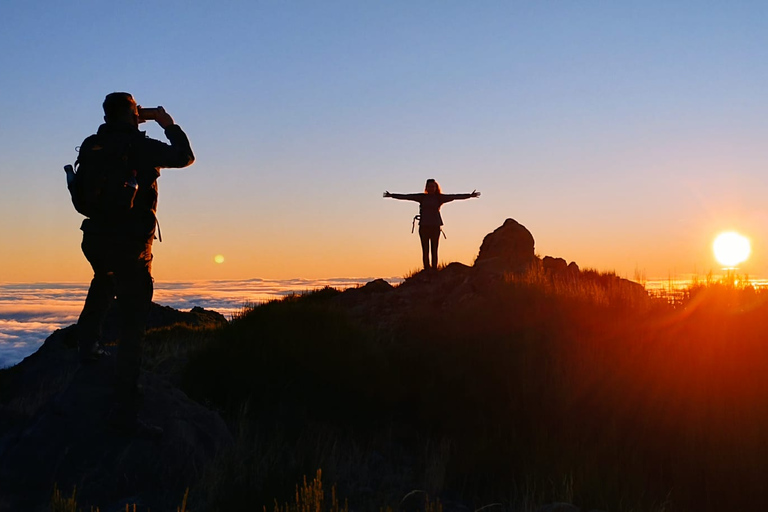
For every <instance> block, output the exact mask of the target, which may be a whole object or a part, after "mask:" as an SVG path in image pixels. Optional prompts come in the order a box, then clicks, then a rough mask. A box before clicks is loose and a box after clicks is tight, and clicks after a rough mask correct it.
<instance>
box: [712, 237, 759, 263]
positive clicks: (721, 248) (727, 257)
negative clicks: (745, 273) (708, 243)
mask: <svg viewBox="0 0 768 512" xmlns="http://www.w3.org/2000/svg"><path fill="white" fill-rule="evenodd" d="M712 250H713V251H714V252H715V258H716V259H717V261H718V262H719V263H720V264H721V265H723V266H724V267H727V268H733V267H735V266H736V265H738V264H739V263H742V262H744V261H747V258H749V253H750V252H751V251H752V247H751V246H750V243H749V239H748V238H747V237H745V236H742V235H740V234H738V233H736V232H735V231H728V232H725V233H720V234H719V235H717V238H715V242H714V243H713V244H712Z"/></svg>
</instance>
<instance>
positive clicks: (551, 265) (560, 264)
mask: <svg viewBox="0 0 768 512" xmlns="http://www.w3.org/2000/svg"><path fill="white" fill-rule="evenodd" d="M541 263H542V265H543V267H544V271H545V272H549V273H552V274H561V273H563V272H565V271H566V270H567V269H568V264H567V263H566V262H565V260H564V259H563V258H553V257H552V256H544V258H543V259H542V260H541Z"/></svg>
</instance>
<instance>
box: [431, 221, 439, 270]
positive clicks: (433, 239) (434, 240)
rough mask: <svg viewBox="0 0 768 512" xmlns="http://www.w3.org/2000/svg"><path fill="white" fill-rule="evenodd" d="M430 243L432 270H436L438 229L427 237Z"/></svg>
mask: <svg viewBox="0 0 768 512" xmlns="http://www.w3.org/2000/svg"><path fill="white" fill-rule="evenodd" d="M429 240H430V242H431V243H432V268H433V269H435V270H437V246H438V245H439V244H440V227H437V228H436V229H435V230H434V231H433V232H432V233H431V234H430V236H429Z"/></svg>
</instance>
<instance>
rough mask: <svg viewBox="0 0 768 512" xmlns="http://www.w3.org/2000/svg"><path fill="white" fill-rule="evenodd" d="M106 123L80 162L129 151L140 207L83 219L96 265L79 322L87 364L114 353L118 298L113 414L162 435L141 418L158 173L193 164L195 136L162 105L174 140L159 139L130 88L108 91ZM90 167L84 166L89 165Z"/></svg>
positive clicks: (125, 427)
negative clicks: (105, 342)
mask: <svg viewBox="0 0 768 512" xmlns="http://www.w3.org/2000/svg"><path fill="white" fill-rule="evenodd" d="M103 107H104V121H105V122H104V124H102V125H101V126H100V127H99V129H98V132H97V135H96V136H91V137H89V138H87V139H85V141H83V144H82V145H81V147H80V157H79V158H80V159H81V160H82V159H83V158H87V156H88V155H86V154H85V153H87V152H88V151H107V150H109V149H110V148H112V147H119V148H126V149H125V151H124V153H123V154H124V156H123V158H124V159H126V162H127V164H128V166H129V167H128V168H129V169H131V170H133V171H135V177H136V183H138V189H137V191H136V196H135V199H134V201H133V208H131V209H130V210H128V211H127V212H123V213H120V214H115V213H109V214H107V213H103V214H93V215H91V217H90V218H87V219H85V220H84V221H83V223H82V226H81V228H80V229H82V231H83V243H82V249H83V253H84V254H85V257H86V258H87V259H88V262H89V263H90V264H91V267H92V268H93V280H92V281H91V285H90V288H89V289H88V296H87V297H86V299H85V305H84V306H83V311H82V313H81V314H80V318H79V320H78V322H77V333H78V348H79V354H80V361H81V363H83V364H88V363H92V362H95V361H97V360H98V359H100V358H101V357H102V356H104V355H107V353H106V352H105V351H104V349H103V348H102V346H101V330H102V324H103V323H104V318H105V316H106V313H107V309H108V308H109V306H110V304H111V303H112V301H113V299H117V301H116V305H117V308H118V313H119V345H118V349H117V357H116V363H115V364H116V366H115V383H114V385H115V396H116V404H115V407H114V408H113V410H112V411H111V412H110V416H109V422H110V424H111V425H112V426H113V427H117V428H118V429H120V430H122V431H124V432H126V433H129V434H137V435H160V434H162V429H160V428H159V427H154V426H151V425H147V424H145V423H143V422H142V421H140V420H139V419H138V398H139V396H138V387H137V385H138V378H139V369H140V365H141V344H142V341H143V338H144V330H145V327H146V321H147V316H148V314H149V309H150V306H151V301H152V294H153V280H152V275H151V267H152V242H153V240H154V239H155V229H156V226H157V218H156V216H155V212H156V209H157V178H158V177H159V176H160V171H159V169H160V168H164V167H176V168H181V167H186V166H188V165H190V164H191V163H192V162H194V160H195V157H194V155H193V153H192V149H191V147H190V145H189V140H188V139H187V136H186V135H185V134H184V132H183V131H182V129H181V128H180V127H179V126H178V125H176V124H174V121H173V118H172V117H171V116H170V115H169V114H168V113H167V112H165V110H164V109H163V108H162V107H158V109H156V112H155V117H154V120H155V121H156V122H157V123H158V124H159V125H160V126H161V127H162V128H163V129H164V130H165V136H166V137H167V138H168V140H169V141H170V144H166V143H164V142H161V141H158V140H154V139H151V138H149V137H147V136H146V134H145V133H144V132H142V131H140V130H139V124H140V123H142V122H144V120H143V119H140V117H139V111H138V107H137V105H136V101H135V100H134V99H133V97H132V96H131V95H130V94H128V93H125V92H115V93H111V94H108V95H107V97H106V98H105V100H104V104H103ZM81 165H82V164H81Z"/></svg>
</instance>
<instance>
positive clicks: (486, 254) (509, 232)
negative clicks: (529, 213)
mask: <svg viewBox="0 0 768 512" xmlns="http://www.w3.org/2000/svg"><path fill="white" fill-rule="evenodd" d="M535 261H536V255H535V253H534V240H533V235H532V234H531V232H530V231H528V229H526V227H525V226H523V225H522V224H520V223H519V222H517V221H516V220H514V219H507V220H505V221H504V224H502V225H501V226H500V227H499V228H497V229H496V230H495V231H493V232H492V233H489V234H488V235H486V236H485V238H483V243H482V244H481V245H480V253H479V254H478V255H477V258H476V259H475V267H476V268H479V269H482V270H484V271H487V272H493V273H504V272H525V271H526V270H527V269H528V267H529V266H530V265H531V264H532V263H533V262H535Z"/></svg>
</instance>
